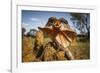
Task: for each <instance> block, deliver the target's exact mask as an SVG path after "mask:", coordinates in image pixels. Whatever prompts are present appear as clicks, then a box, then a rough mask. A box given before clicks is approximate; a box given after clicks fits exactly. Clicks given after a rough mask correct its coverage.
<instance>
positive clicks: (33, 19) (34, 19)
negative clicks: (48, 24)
mask: <svg viewBox="0 0 100 73" xmlns="http://www.w3.org/2000/svg"><path fill="white" fill-rule="evenodd" d="M31 20H32V21H40V19H38V18H31Z"/></svg>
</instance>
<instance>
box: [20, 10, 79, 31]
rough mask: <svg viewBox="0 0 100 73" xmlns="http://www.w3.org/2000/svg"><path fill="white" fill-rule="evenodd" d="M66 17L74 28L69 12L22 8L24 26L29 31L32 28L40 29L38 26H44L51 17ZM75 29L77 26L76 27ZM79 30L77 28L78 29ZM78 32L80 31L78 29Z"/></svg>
mask: <svg viewBox="0 0 100 73" xmlns="http://www.w3.org/2000/svg"><path fill="white" fill-rule="evenodd" d="M53 16H54V17H56V18H57V19H59V18H64V19H66V20H67V21H68V23H69V25H70V26H71V27H72V28H74V26H73V23H72V21H71V20H70V18H71V16H70V14H69V12H53V11H52V12H51V11H32V10H22V27H24V28H25V29H26V32H29V30H30V29H33V28H34V29H36V30H38V27H44V26H45V24H46V23H47V21H48V19H49V18H50V17H53ZM74 29H75V28H74ZM76 31H77V30H76ZM77 32H78V31H77Z"/></svg>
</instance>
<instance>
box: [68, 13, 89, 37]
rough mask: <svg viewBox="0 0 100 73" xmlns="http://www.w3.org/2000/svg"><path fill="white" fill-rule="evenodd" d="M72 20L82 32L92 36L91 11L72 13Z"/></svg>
mask: <svg viewBox="0 0 100 73" xmlns="http://www.w3.org/2000/svg"><path fill="white" fill-rule="evenodd" d="M70 15H71V16H72V18H71V20H72V22H73V24H74V27H75V28H76V29H77V30H79V31H80V33H84V34H87V36H88V38H89V37H90V14H89V13H70Z"/></svg>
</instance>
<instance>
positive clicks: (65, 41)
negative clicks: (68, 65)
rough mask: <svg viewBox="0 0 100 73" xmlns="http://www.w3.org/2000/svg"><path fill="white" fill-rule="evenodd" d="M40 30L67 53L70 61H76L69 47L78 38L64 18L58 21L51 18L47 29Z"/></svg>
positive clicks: (46, 26)
mask: <svg viewBox="0 0 100 73" xmlns="http://www.w3.org/2000/svg"><path fill="white" fill-rule="evenodd" d="M38 29H40V30H41V31H43V32H44V33H46V34H48V35H50V36H51V39H52V41H54V42H55V43H56V45H57V47H60V49H61V50H63V51H65V53H66V55H67V57H68V59H69V60H73V59H74V56H73V55H72V53H71V52H70V50H69V48H68V46H69V45H70V44H71V42H72V40H73V39H74V38H75V37H76V32H75V31H74V30H72V29H71V28H70V26H69V25H68V21H67V20H65V19H64V18H60V19H57V18H56V17H51V18H49V20H48V22H47V24H46V25H45V27H38Z"/></svg>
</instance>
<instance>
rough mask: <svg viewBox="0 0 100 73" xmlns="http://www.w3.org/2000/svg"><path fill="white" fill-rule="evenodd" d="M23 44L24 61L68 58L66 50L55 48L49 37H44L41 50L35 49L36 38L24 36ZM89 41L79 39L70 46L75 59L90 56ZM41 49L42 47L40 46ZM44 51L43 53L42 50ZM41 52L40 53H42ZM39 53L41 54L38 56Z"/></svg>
mask: <svg viewBox="0 0 100 73" xmlns="http://www.w3.org/2000/svg"><path fill="white" fill-rule="evenodd" d="M22 41H23V43H22V44H23V45H22V61H23V62H35V61H58V60H67V58H66V57H65V52H64V51H61V50H57V49H55V48H54V47H53V46H52V45H51V44H50V43H49V42H51V40H50V39H49V38H44V42H43V45H44V46H43V48H42V51H41V50H35V49H36V48H34V46H35V38H32V37H25V36H24V37H23V40H22ZM89 44H90V43H89V41H85V42H82V41H77V42H74V43H72V45H71V46H70V47H69V48H70V50H71V52H72V54H73V55H74V57H75V60H83V59H89V58H90V45H89ZM40 49H41V48H40ZM40 51H41V52H42V53H41V52H40ZM39 52H40V53H41V54H40V53H39ZM37 54H39V55H40V56H39V57H37Z"/></svg>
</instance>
